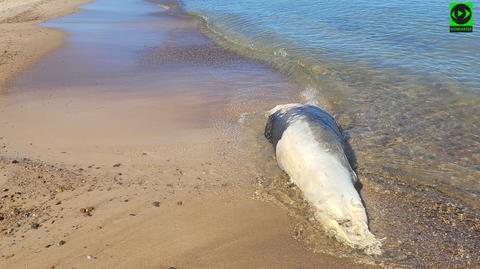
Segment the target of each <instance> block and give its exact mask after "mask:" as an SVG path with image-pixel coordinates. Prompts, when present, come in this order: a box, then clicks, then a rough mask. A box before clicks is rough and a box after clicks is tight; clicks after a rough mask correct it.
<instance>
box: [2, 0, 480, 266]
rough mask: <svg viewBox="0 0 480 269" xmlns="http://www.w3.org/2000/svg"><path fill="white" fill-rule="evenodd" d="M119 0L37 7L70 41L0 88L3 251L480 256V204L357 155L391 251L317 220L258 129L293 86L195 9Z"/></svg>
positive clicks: (144, 262)
mask: <svg viewBox="0 0 480 269" xmlns="http://www.w3.org/2000/svg"><path fill="white" fill-rule="evenodd" d="M114 3H117V2H116V1H113V0H99V1H96V2H94V3H91V4H88V5H86V6H84V8H83V10H82V11H81V12H79V13H76V14H74V15H70V16H67V17H63V18H60V19H55V20H52V21H49V22H48V23H46V24H45V26H47V27H50V28H54V29H56V30H48V31H53V32H56V33H61V31H64V32H66V33H68V38H67V39H66V40H65V43H64V44H63V46H62V47H60V48H59V49H58V50H56V51H54V52H53V53H51V54H49V55H48V56H46V57H44V58H42V60H41V61H40V62H38V63H37V64H35V65H34V66H33V67H32V68H30V69H28V70H27V71H25V72H24V73H22V74H21V75H19V76H18V77H16V79H15V81H14V82H13V83H12V86H11V87H10V88H9V90H8V91H7V92H5V93H4V94H2V95H0V130H1V139H0V150H1V157H2V159H1V163H0V171H1V173H0V186H1V188H2V192H3V193H4V194H2V197H3V198H2V207H1V208H0V213H1V216H2V218H3V219H2V221H1V222H0V227H1V231H2V234H0V249H2V253H1V259H0V267H2V268H18V267H19V266H20V267H21V268H50V267H51V266H55V268H64V267H76V268H83V267H95V268H112V267H115V268H133V267H135V268H169V267H170V266H174V267H177V268H225V267H231V268H362V267H374V266H368V265H365V264H368V263H375V264H376V266H375V267H377V266H382V264H394V265H403V266H415V267H418V266H433V267H435V268H441V267H444V268H448V267H452V266H459V267H461V268H462V267H463V268H469V267H471V266H475V265H476V264H478V258H477V257H476V255H475V253H476V251H477V250H479V249H480V246H479V242H480V240H479V235H478V234H479V233H478V232H479V229H480V225H479V220H478V212H476V211H471V210H470V209H468V208H467V207H465V206H464V205H462V204H457V203H452V201H451V200H449V198H448V197H445V196H444V195H442V194H439V193H437V192H436V191H435V190H433V189H429V188H427V187H425V186H414V187H411V186H406V185H404V184H403V185H402V184H400V183H397V182H395V181H392V180H391V179H385V178H381V177H379V176H378V175H376V174H372V173H370V172H369V171H370V170H369V169H367V168H365V167H360V168H359V174H360V175H361V177H360V180H361V181H362V183H363V188H362V191H361V194H362V197H363V199H364V202H365V205H366V207H367V210H368V213H369V219H370V224H371V228H372V231H373V232H374V233H375V234H376V235H377V236H378V237H380V238H382V237H385V238H386V239H385V240H386V241H385V248H384V250H385V252H386V253H385V255H384V256H382V257H378V258H376V259H373V258H371V257H366V256H365V255H363V254H362V253H358V252H355V251H351V250H349V249H348V248H346V247H344V246H341V245H339V244H338V243H336V242H335V241H334V240H332V239H330V238H326V237H325V236H323V232H322V231H321V229H320V228H319V227H317V226H316V224H315V223H312V221H311V220H310V219H311V215H309V214H310V211H309V206H308V204H306V203H305V202H304V201H303V199H302V197H301V195H300V194H299V192H298V190H296V189H295V188H294V187H292V186H291V185H290V184H288V181H287V178H286V176H285V175H284V174H283V173H282V172H281V171H280V170H279V169H278V168H277V166H276V162H275V160H274V159H273V158H272V156H273V151H272V149H271V146H270V145H269V144H268V142H267V141H265V139H264V138H263V135H262V132H263V125H264V123H265V118H264V111H266V110H267V109H270V108H271V107H273V106H274V105H276V104H278V103H286V102H294V101H301V98H300V97H299V94H298V92H297V89H296V86H295V85H292V84H290V83H289V82H288V81H286V80H285V78H283V77H281V76H280V75H279V74H277V73H274V72H273V71H271V70H270V69H268V68H267V67H266V66H264V65H262V64H260V63H258V62H255V61H252V60H248V59H245V58H241V57H239V56H238V55H236V54H233V53H231V52H228V51H226V50H224V49H222V48H221V47H218V46H217V45H215V44H213V43H212V42H211V41H209V40H208V39H206V38H205V37H204V36H202V35H201V34H200V33H199V31H198V23H197V22H196V21H195V20H193V19H190V18H187V17H184V16H170V15H169V13H168V12H166V11H165V10H162V9H159V8H158V7H155V6H154V5H152V4H148V3H144V2H143V1H139V0H129V1H123V2H122V4H121V5H118V4H114ZM89 207H92V208H91V209H88V208H89ZM37 224H38V226H37ZM406 224H408V225H406Z"/></svg>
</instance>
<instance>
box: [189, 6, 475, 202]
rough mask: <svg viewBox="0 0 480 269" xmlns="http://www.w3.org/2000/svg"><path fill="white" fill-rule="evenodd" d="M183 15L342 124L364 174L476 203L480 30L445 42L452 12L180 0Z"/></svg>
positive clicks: (444, 9)
mask: <svg viewBox="0 0 480 269" xmlns="http://www.w3.org/2000/svg"><path fill="white" fill-rule="evenodd" d="M476 5H478V4H477V3H474V8H475V6H476ZM478 6H480V5H478ZM182 8H183V9H184V10H186V11H187V12H189V13H192V14H196V15H199V16H200V17H201V18H203V20H204V21H205V22H206V28H207V34H208V35H209V36H211V37H212V38H213V39H214V40H216V41H217V42H218V43H220V44H222V45H224V46H226V47H229V48H231V49H232V50H235V51H237V52H239V53H240V54H244V55H248V56H250V57H254V58H257V59H260V60H262V61H264V62H266V63H268V64H270V65H271V66H273V67H274V68H277V69H279V70H280V71H281V72H283V73H284V74H286V75H288V76H290V77H291V78H292V79H293V80H294V81H295V82H297V83H298V85H300V87H301V94H302V95H303V96H304V97H305V99H306V101H308V102H310V103H314V104H317V105H320V106H322V107H324V108H326V109H328V110H329V111H330V112H332V113H333V114H335V116H336V118H337V119H338V120H339V122H340V124H341V125H342V127H343V128H344V129H345V131H346V133H347V135H348V136H349V137H350V139H351V144H352V146H353V148H354V150H355V152H356V155H357V156H356V157H357V159H358V164H359V167H360V168H362V169H367V170H368V171H369V172H374V173H378V175H380V176H391V177H392V178H395V179H396V178H401V179H405V180H410V181H416V182H421V183H422V184H428V185H433V186H435V187H438V188H442V189H443V190H449V191H452V194H455V196H458V197H460V198H465V199H467V200H470V201H475V199H476V197H478V196H479V194H480V182H479V179H480V98H479V97H480V62H479V61H478V59H480V49H479V48H480V35H479V32H478V31H475V29H476V28H475V25H479V22H478V19H475V21H474V32H473V33H449V25H448V23H449V18H448V14H449V2H448V1H437V2H418V1H411V0H408V1H354V2H352V1H344V0H340V1H335V2H334V3H332V2H330V1H306V0H297V1H292V0H279V1H273V2H272V1H265V0H244V1H223V0H201V1H200V0H184V1H183V2H182Z"/></svg>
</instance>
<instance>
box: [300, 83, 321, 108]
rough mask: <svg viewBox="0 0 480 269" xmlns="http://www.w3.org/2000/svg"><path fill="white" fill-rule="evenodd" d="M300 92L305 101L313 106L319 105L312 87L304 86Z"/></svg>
mask: <svg viewBox="0 0 480 269" xmlns="http://www.w3.org/2000/svg"><path fill="white" fill-rule="evenodd" d="M301 94H302V97H303V98H304V99H305V103H307V104H309V105H314V106H318V105H319V102H318V96H317V94H316V92H315V89H314V88H313V87H306V88H305V89H304V90H303V91H302V93H301Z"/></svg>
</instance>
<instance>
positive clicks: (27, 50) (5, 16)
mask: <svg viewBox="0 0 480 269" xmlns="http://www.w3.org/2000/svg"><path fill="white" fill-rule="evenodd" d="M90 1H91V0H74V1H60V0H49V1H41V0H31V1H27V3H18V1H15V0H6V1H4V2H3V3H2V5H5V6H3V7H2V9H0V31H2V32H3V33H4V34H3V35H2V36H1V37H0V93H3V92H5V91H6V90H7V88H8V87H9V86H10V82H11V81H12V80H13V79H15V77H16V76H17V75H18V74H20V73H22V72H23V71H24V70H27V69H28V68H29V67H31V66H33V65H34V64H35V63H37V62H38V61H40V60H41V58H42V57H43V56H45V55H47V54H49V53H50V52H53V51H54V50H56V49H58V48H59V47H61V46H62V44H63V42H64V41H65V38H66V35H67V33H64V32H61V31H57V30H54V29H49V28H45V27H42V26H40V25H39V24H40V23H42V22H44V21H47V20H49V19H52V18H57V17H61V16H65V15H67V14H72V13H75V12H77V11H78V10H79V7H80V5H82V4H85V3H88V2H90ZM33 41H34V42H33ZM37 44H42V46H37Z"/></svg>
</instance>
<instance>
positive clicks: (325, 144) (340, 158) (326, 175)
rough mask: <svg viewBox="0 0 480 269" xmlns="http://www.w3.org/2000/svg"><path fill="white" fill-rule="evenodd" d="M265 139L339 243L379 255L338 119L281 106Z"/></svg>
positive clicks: (271, 118) (298, 107)
mask: <svg viewBox="0 0 480 269" xmlns="http://www.w3.org/2000/svg"><path fill="white" fill-rule="evenodd" d="M268 115H269V116H268V121H267V125H266V127H265V137H266V138H267V139H268V140H269V141H270V142H271V143H272V144H273V146H274V148H275V155H276V158H277V163H278V165H279V167H280V168H281V169H282V170H283V171H285V172H286V173H287V174H288V175H289V176H290V180H291V181H292V182H293V183H294V184H296V185H297V186H298V187H299V188H300V189H301V190H302V192H303V194H304V196H305V198H306V199H307V200H308V201H309V202H310V203H311V204H312V206H313V207H314V208H315V218H316V219H317V220H318V221H319V222H320V223H321V224H322V225H323V227H324V228H325V231H326V232H327V233H328V234H329V235H331V236H333V237H335V238H336V239H337V240H338V241H340V242H342V243H344V244H346V245H348V246H350V247H352V248H357V249H362V250H364V251H365V253H367V254H373V255H380V254H381V253H382V251H381V249H380V248H381V242H380V241H379V240H377V239H376V238H375V236H374V235H373V234H372V233H371V232H370V231H369V229H368V220H367V214H366V212H365V208H364V206H363V204H362V201H361V198H360V195H359V194H358V192H357V190H356V189H355V186H354V185H355V183H356V182H357V176H356V174H355V172H354V171H353V169H352V168H351V166H350V164H349V162H348V159H347V156H346V155H345V144H344V140H343V137H342V134H341V132H340V130H339V128H338V126H337V123H336V122H335V119H334V118H333V117H332V116H330V115H329V114H328V113H327V112H325V111H323V110H321V109H320V108H318V107H315V106H312V105H302V104H285V105H278V106H276V107H275V108H273V109H272V110H270V111H269V113H268Z"/></svg>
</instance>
